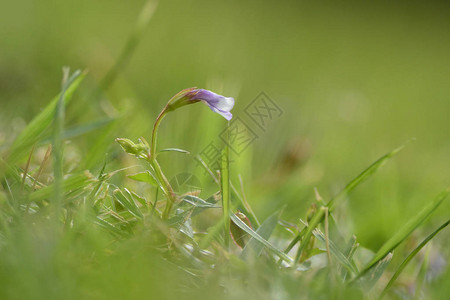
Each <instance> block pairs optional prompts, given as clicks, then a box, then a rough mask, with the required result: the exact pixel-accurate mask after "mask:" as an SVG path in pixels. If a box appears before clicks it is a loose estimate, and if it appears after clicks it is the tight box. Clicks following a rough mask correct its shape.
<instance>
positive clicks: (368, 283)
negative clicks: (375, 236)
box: [362, 252, 393, 291]
mask: <svg viewBox="0 0 450 300" xmlns="http://www.w3.org/2000/svg"><path fill="white" fill-rule="evenodd" d="M392 257H393V254H392V253H391V252H389V253H388V254H387V255H386V256H385V257H384V258H383V259H381V260H379V261H378V262H377V263H376V265H375V266H374V267H373V268H371V269H370V271H369V272H367V273H366V274H365V275H364V277H363V278H362V279H363V287H364V290H365V291H369V290H370V289H372V287H373V286H374V285H375V283H377V281H378V279H380V277H381V275H383V273H384V270H386V268H387V266H388V265H389V263H390V262H391V260H392Z"/></svg>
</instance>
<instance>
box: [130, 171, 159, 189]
mask: <svg viewBox="0 0 450 300" xmlns="http://www.w3.org/2000/svg"><path fill="white" fill-rule="evenodd" d="M127 177H128V178H130V179H133V180H136V181H140V182H146V183H149V184H151V185H153V186H154V187H158V182H157V181H156V178H155V177H154V176H153V175H152V174H151V173H150V172H149V171H145V172H140V173H136V174H131V175H127Z"/></svg>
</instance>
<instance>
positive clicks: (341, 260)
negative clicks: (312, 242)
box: [313, 229, 358, 274]
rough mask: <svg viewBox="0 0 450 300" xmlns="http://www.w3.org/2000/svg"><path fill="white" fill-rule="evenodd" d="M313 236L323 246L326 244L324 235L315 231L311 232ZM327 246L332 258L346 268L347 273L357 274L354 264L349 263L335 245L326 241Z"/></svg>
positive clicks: (330, 241)
mask: <svg viewBox="0 0 450 300" xmlns="http://www.w3.org/2000/svg"><path fill="white" fill-rule="evenodd" d="M313 234H314V236H315V237H316V238H317V239H318V240H319V241H321V242H323V243H324V244H325V243H326V239H325V235H324V234H323V233H322V232H321V231H320V230H318V229H315V230H314V231H313ZM328 242H329V245H330V252H331V254H333V256H334V257H336V259H337V260H338V261H339V263H340V264H341V265H342V266H343V267H344V268H346V269H347V270H348V271H350V272H352V273H353V274H357V273H358V269H357V268H356V266H355V265H354V264H352V263H351V261H350V260H349V259H348V258H347V257H346V256H345V255H344V254H343V253H342V252H341V251H340V250H339V248H338V247H337V246H336V244H335V243H334V242H333V241H332V240H330V239H328Z"/></svg>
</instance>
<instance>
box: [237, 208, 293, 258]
mask: <svg viewBox="0 0 450 300" xmlns="http://www.w3.org/2000/svg"><path fill="white" fill-rule="evenodd" d="M230 217H231V220H232V221H233V222H234V224H236V225H237V226H239V227H240V228H241V229H242V230H244V231H245V232H247V233H248V234H249V235H251V236H252V237H253V238H255V240H257V241H258V242H260V243H261V244H263V245H264V246H266V247H267V248H268V249H269V250H270V251H271V252H272V253H274V254H275V255H277V256H278V257H279V258H282V259H283V260H285V261H286V262H288V263H291V264H292V263H293V260H292V258H290V257H289V256H287V255H286V254H285V253H283V252H282V251H280V250H279V249H277V248H276V247H275V246H273V245H272V244H271V243H269V242H268V241H267V240H266V239H264V238H263V237H262V236H260V235H259V234H258V233H256V232H255V231H254V230H253V229H251V228H250V227H248V225H247V224H245V223H244V222H243V221H242V220H241V219H239V218H238V217H237V216H236V215H235V214H233V213H232V214H230Z"/></svg>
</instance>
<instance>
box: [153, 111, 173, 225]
mask: <svg viewBox="0 0 450 300" xmlns="http://www.w3.org/2000/svg"><path fill="white" fill-rule="evenodd" d="M168 109H169V105H168V104H167V105H166V106H165V107H164V109H163V110H162V111H161V112H160V113H159V115H158V117H157V118H156V121H155V125H154V126H153V131H152V141H151V144H150V152H149V153H148V158H147V159H148V161H149V163H150V165H151V166H152V167H153V169H154V170H155V175H156V177H157V179H158V181H159V182H160V184H161V189H162V191H163V193H164V194H165V195H166V197H167V202H166V207H165V208H164V212H163V215H162V217H163V219H164V220H167V218H168V217H169V215H170V213H171V211H172V207H173V204H174V203H175V201H176V200H177V197H176V194H175V192H174V191H173V189H172V186H171V185H170V183H169V181H168V180H167V177H166V176H164V173H163V172H162V170H161V166H160V165H159V163H158V161H157V160H156V136H157V131H158V127H159V124H160V123H161V121H162V119H163V118H164V117H165V115H166V113H167V112H168Z"/></svg>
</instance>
